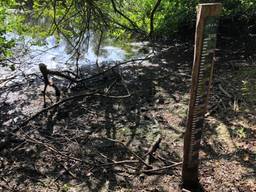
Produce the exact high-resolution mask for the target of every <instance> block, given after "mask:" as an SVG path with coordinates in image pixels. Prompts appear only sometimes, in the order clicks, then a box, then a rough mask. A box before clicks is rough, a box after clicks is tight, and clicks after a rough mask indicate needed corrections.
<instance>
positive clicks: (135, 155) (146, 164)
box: [107, 138, 152, 168]
mask: <svg viewBox="0 0 256 192" xmlns="http://www.w3.org/2000/svg"><path fill="white" fill-rule="evenodd" d="M107 140H109V141H113V142H115V143H118V144H120V145H122V146H123V147H125V148H126V149H127V150H128V151H129V152H130V153H131V154H132V155H133V156H134V157H136V158H137V159H138V160H139V161H140V162H141V163H143V164H144V165H145V166H146V167H147V168H152V166H150V165H149V164H148V163H146V162H145V161H144V160H143V159H142V158H141V157H140V156H139V155H137V154H136V153H134V152H133V151H132V150H131V149H129V148H128V147H127V146H126V145H125V144H124V143H122V142H121V141H117V140H114V139H110V138H107Z"/></svg>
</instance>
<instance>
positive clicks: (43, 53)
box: [0, 33, 148, 77]
mask: <svg viewBox="0 0 256 192" xmlns="http://www.w3.org/2000/svg"><path fill="white" fill-rule="evenodd" d="M5 37H6V39H8V40H11V39H14V40H15V41H16V46H15V47H14V48H13V52H14V56H13V58H12V62H13V63H15V65H14V66H15V69H16V70H15V72H17V71H22V73H23V74H30V73H34V72H38V71H39V69H38V64H39V63H44V64H46V65H47V67H48V68H49V69H56V70H65V69H69V70H70V69H71V70H72V69H74V68H75V66H76V62H77V63H78V65H79V67H81V68H83V67H85V68H88V67H95V66H96V65H95V64H96V61H98V63H99V64H100V65H101V64H102V63H104V64H109V63H113V62H117V61H124V60H128V59H134V58H139V57H142V56H144V54H143V53H142V52H141V51H140V49H142V48H143V47H144V46H145V45H147V44H148V42H127V43H122V44H120V42H115V41H113V40H111V39H107V40H104V41H103V42H104V43H103V44H102V45H101V47H100V51H99V55H98V56H97V54H96V50H97V46H98V45H97V43H98V40H97V39H96V37H95V36H94V35H93V34H90V38H89V41H84V42H83V43H82V44H81V46H80V51H79V52H80V55H79V59H78V60H77V57H76V54H74V53H75V52H74V49H73V48H72V47H71V46H70V44H69V43H68V42H67V41H66V40H65V39H64V38H60V40H57V39H56V38H55V37H54V36H49V37H47V38H46V39H45V40H44V41H43V43H40V44H38V43H35V42H36V41H37V39H33V38H32V37H28V36H19V35H17V34H15V33H8V34H7V35H6V36H5ZM85 39H86V38H85ZM17 69H18V70H17ZM11 73H14V72H12V71H11V70H10V69H9V68H8V67H7V68H2V67H1V69H0V74H1V76H2V77H4V76H7V74H9V75H10V74H11Z"/></svg>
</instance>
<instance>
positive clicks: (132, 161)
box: [25, 134, 140, 167]
mask: <svg viewBox="0 0 256 192" xmlns="http://www.w3.org/2000/svg"><path fill="white" fill-rule="evenodd" d="M25 140H26V141H28V142H31V143H34V144H40V145H43V146H44V147H46V148H47V149H49V150H50V151H52V152H54V153H57V154H59V155H60V156H62V157H66V158H68V159H72V160H74V161H78V162H82V163H86V164H88V165H91V166H94V167H102V166H111V165H121V164H130V163H132V164H133V163H139V162H140V161H138V160H123V161H114V162H113V163H100V164H93V163H89V162H87V161H85V160H82V159H79V158H76V157H72V156H70V155H68V154H65V153H62V152H61V151H58V150H57V149H55V148H54V147H52V146H50V145H49V144H45V143H43V142H41V141H38V140H36V139H34V138H31V137H30V136H28V135H27V134H25Z"/></svg>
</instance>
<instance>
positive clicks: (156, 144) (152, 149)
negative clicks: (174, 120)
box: [145, 135, 162, 157]
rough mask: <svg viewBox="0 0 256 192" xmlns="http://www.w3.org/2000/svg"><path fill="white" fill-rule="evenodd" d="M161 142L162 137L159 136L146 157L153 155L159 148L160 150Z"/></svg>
mask: <svg viewBox="0 0 256 192" xmlns="http://www.w3.org/2000/svg"><path fill="white" fill-rule="evenodd" d="M161 140H162V137H161V135H158V136H157V137H156V139H155V141H154V142H153V144H152V145H151V146H150V148H149V149H148V152H147V153H146V154H145V157H146V156H148V155H152V154H153V153H154V152H155V151H156V150H157V148H159V145H160V142H161Z"/></svg>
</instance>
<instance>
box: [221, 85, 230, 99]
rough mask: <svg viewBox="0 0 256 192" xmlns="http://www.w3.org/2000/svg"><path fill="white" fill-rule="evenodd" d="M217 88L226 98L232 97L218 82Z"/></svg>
mask: <svg viewBox="0 0 256 192" xmlns="http://www.w3.org/2000/svg"><path fill="white" fill-rule="evenodd" d="M218 87H219V89H220V90H221V92H222V93H224V94H225V95H226V96H227V97H228V98H232V95H230V94H229V93H228V92H227V91H226V90H225V89H224V88H223V87H222V85H221V84H220V83H219V85H218Z"/></svg>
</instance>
